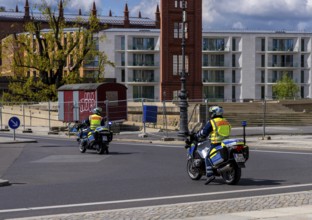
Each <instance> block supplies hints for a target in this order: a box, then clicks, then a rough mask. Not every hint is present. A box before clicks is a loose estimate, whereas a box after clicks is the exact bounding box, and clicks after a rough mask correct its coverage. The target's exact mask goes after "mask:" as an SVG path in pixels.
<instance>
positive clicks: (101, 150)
mask: <svg viewBox="0 0 312 220" xmlns="http://www.w3.org/2000/svg"><path fill="white" fill-rule="evenodd" d="M93 147H94V148H95V149H96V152H97V153H98V154H104V151H105V148H104V147H103V146H102V145H101V144H96V145H94V146H93Z"/></svg>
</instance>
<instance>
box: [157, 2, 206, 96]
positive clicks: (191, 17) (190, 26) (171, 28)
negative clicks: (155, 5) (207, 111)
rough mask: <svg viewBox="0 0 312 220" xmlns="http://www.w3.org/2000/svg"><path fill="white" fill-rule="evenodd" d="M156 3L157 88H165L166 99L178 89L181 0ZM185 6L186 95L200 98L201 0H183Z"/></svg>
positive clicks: (180, 57) (180, 58) (180, 50)
mask: <svg viewBox="0 0 312 220" xmlns="http://www.w3.org/2000/svg"><path fill="white" fill-rule="evenodd" d="M160 5H161V9H160V11H161V28H160V35H161V50H160V53H161V58H160V59H161V62H160V63H161V64H160V68H161V91H163V93H164V92H166V99H168V100H170V99H173V98H175V97H177V95H178V91H179V90H180V89H181V81H180V73H181V70H182V0H170V1H168V0H161V4H160ZM185 6H186V14H187V16H186V25H185V26H186V42H185V55H186V61H185V63H186V72H187V74H186V75H187V76H186V82H187V83H186V90H187V93H188V98H189V99H193V100H194V99H201V98H202V81H201V72H202V71H201V69H202V1H201V0H185ZM163 93H162V94H161V96H163V95H164V94H163ZM162 99H163V98H162Z"/></svg>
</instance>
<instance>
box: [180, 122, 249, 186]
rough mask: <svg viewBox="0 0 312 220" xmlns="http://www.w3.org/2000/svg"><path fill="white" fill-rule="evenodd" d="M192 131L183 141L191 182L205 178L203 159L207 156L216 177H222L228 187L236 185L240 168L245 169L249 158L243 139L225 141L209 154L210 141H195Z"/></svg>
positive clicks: (239, 176) (239, 175)
mask: <svg viewBox="0 0 312 220" xmlns="http://www.w3.org/2000/svg"><path fill="white" fill-rule="evenodd" d="M195 128H196V126H195V127H194V129H195ZM194 129H193V130H192V131H191V132H190V134H189V135H188V137H187V139H186V140H185V143H186V145H185V148H186V149H187V173H188V175H189V177H190V178H191V179H192V180H199V179H200V178H201V177H202V176H206V166H205V158H206V157H207V156H208V157H209V159H210V160H211V162H212V167H213V172H214V175H215V176H216V177H217V176H218V177H222V179H223V180H224V182H225V183H226V184H228V185H235V184H237V183H238V182H239V180H240V178H241V173H242V171H241V168H244V167H245V162H246V161H247V160H248V158H249V147H248V146H247V145H246V144H245V137H244V139H240V138H233V139H225V140H223V141H222V143H221V144H220V145H217V146H215V147H213V148H212V149H211V150H210V152H209V147H210V140H206V139H205V140H203V141H201V140H199V141H196V140H195V138H194V134H195V132H194ZM244 135H245V134H244Z"/></svg>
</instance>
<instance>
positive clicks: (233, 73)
mask: <svg viewBox="0 0 312 220" xmlns="http://www.w3.org/2000/svg"><path fill="white" fill-rule="evenodd" d="M232 83H236V71H235V70H232Z"/></svg>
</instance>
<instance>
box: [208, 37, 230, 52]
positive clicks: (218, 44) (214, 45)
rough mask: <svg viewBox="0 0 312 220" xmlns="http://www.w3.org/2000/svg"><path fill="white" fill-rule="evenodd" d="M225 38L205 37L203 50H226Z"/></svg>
mask: <svg viewBox="0 0 312 220" xmlns="http://www.w3.org/2000/svg"><path fill="white" fill-rule="evenodd" d="M224 49H225V48H224V39H222V38H212V39H210V38H204V39H203V50H212V51H224Z"/></svg>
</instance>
